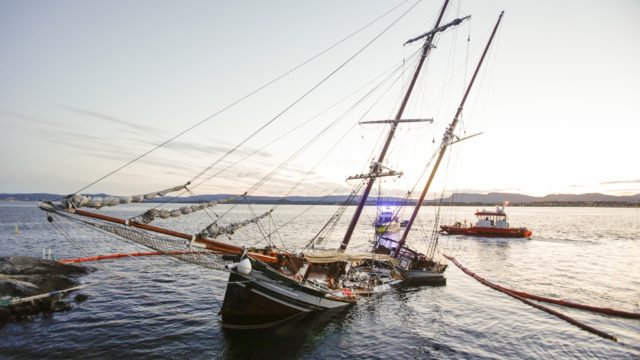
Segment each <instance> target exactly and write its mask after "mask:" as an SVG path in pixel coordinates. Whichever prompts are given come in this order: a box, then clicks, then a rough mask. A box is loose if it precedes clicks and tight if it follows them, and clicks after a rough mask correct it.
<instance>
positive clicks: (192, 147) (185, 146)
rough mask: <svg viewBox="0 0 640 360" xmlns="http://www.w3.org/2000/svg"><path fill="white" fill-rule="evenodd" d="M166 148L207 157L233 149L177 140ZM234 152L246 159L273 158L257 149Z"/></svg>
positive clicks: (226, 146)
mask: <svg viewBox="0 0 640 360" xmlns="http://www.w3.org/2000/svg"><path fill="white" fill-rule="evenodd" d="M147 144H149V145H157V144H153V143H151V142H147ZM164 147H165V148H167V149H171V150H175V151H181V152H182V151H194V152H199V153H202V154H204V155H206V156H211V155H213V154H217V153H227V152H229V151H230V150H231V149H232V146H230V145H227V144H221V143H218V144H216V145H204V144H198V143H191V142H185V141H176V140H174V141H172V142H170V143H168V144H166V145H165V146H164ZM234 152H235V153H236V154H239V155H243V156H246V157H249V156H258V157H263V158H267V157H271V156H272V155H271V154H270V153H268V152H265V151H262V150H255V149H236V150H235V151H234Z"/></svg>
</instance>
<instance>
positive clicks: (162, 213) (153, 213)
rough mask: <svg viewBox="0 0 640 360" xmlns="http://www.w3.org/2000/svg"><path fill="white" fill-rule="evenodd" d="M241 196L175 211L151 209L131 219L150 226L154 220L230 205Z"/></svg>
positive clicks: (187, 206) (183, 207)
mask: <svg viewBox="0 0 640 360" xmlns="http://www.w3.org/2000/svg"><path fill="white" fill-rule="evenodd" d="M241 196H244V195H239V196H231V197H228V198H226V199H221V200H214V201H209V202H206V203H201V204H193V205H186V206H182V207H180V208H178V209H174V210H168V209H149V210H147V211H146V212H145V213H144V214H142V215H140V216H136V217H135V218H133V219H131V221H135V222H137V223H140V224H148V223H150V222H152V221H153V220H155V219H157V218H161V219H168V218H170V217H178V216H182V215H188V214H191V213H194V212H196V211H200V210H204V209H206V208H210V207H213V206H216V205H218V204H225V203H228V202H230V201H233V200H235V199H237V198H239V197H241Z"/></svg>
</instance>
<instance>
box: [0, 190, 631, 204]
mask: <svg viewBox="0 0 640 360" xmlns="http://www.w3.org/2000/svg"><path fill="white" fill-rule="evenodd" d="M91 195H92V196H102V197H104V196H107V195H106V194H91ZM231 196H232V195H229V194H213V195H200V196H198V202H208V201H216V200H221V199H225V198H228V197H231ZM62 197H64V195H58V194H51V193H14V194H9V193H0V201H52V200H57V199H60V198H62ZM348 197H349V196H348V195H331V196H326V197H323V196H287V197H277V196H259V195H257V196H248V197H247V199H246V201H247V202H250V203H263V204H273V203H278V204H282V203H284V204H316V203H317V204H330V205H335V204H340V203H343V202H345V201H346V200H347V199H348ZM358 198H359V197H357V198H356V199H358ZM169 200H171V202H173V203H192V202H195V201H194V199H193V197H181V198H171V197H159V198H156V199H153V200H151V201H148V202H155V203H158V202H167V201H169ZM241 201H245V200H240V199H238V200H237V201H236V202H241ZM355 201H357V200H352V202H355ZM402 201H403V199H402V198H399V197H385V198H378V197H371V198H370V199H368V201H367V205H376V204H377V203H379V202H384V203H389V204H400V203H402ZM416 201H417V200H416V199H410V200H409V203H411V204H415V203H416ZM435 201H436V200H426V201H425V203H426V204H433V203H434V202H435ZM444 202H445V203H452V204H455V205H465V204H469V205H495V204H501V203H504V202H509V203H510V204H511V205H530V206H541V205H544V204H548V205H556V206H557V205H561V204H566V206H589V204H593V206H595V205H597V204H606V203H610V204H640V194H635V195H623V196H616V195H607V194H601V193H585V194H548V195H545V196H531V195H524V194H517V193H502V192H489V193H486V194H480V193H455V194H452V195H451V196H449V197H448V198H445V199H444ZM572 204H573V205H572Z"/></svg>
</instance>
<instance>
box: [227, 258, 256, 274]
mask: <svg viewBox="0 0 640 360" xmlns="http://www.w3.org/2000/svg"><path fill="white" fill-rule="evenodd" d="M224 267H225V268H226V269H227V270H234V269H235V270H236V271H237V272H239V273H240V274H242V275H249V273H250V272H251V269H252V268H251V260H249V258H244V259H243V260H242V261H240V262H238V263H234V264H230V265H225V266H224Z"/></svg>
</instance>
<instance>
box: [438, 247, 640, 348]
mask: <svg viewBox="0 0 640 360" xmlns="http://www.w3.org/2000/svg"><path fill="white" fill-rule="evenodd" d="M444 257H446V258H447V259H449V260H451V261H452V262H453V263H454V264H455V265H456V266H457V267H458V268H460V270H462V271H463V272H464V273H465V274H467V275H469V276H471V277H473V278H474V279H476V280H478V281H479V282H480V283H482V284H483V285H486V286H488V287H490V288H492V289H494V290H497V291H500V292H503V293H505V294H507V295H509V296H511V297H513V298H515V299H518V300H520V301H522V302H524V303H525V304H528V305H531V306H533V307H535V308H538V309H540V310H542V311H545V312H547V313H549V314H551V315H555V316H557V317H559V318H561V319H562V320H564V321H566V322H568V323H570V324H572V325H575V326H577V327H579V328H581V329H583V330H586V331H589V332H591V333H593V334H596V335H598V336H601V337H603V338H605V339H610V340H613V341H618V339H617V338H616V337H615V336H613V335H610V334H608V333H605V332H603V331H600V330H598V329H595V328H593V327H591V326H589V325H586V324H584V323H581V322H579V321H577V320H575V319H573V318H571V317H569V316H567V315H564V314H562V313H559V312H557V311H555V310H552V309H549V308H548V307H546V306H542V305H540V304H536V303H534V302H532V301H529V300H527V298H528V299H533V300H538V301H546V302H550V303H554V304H558V305H563V306H569V307H573V308H577V309H583V310H589V311H595V312H599V313H603V314H607V315H612V316H621V317H626V318H632V319H637V318H640V314H636V313H630V312H626V311H620V310H613V309H609V308H598V307H594V306H589V305H582V304H577V303H572V302H568V301H563V300H556V299H550V298H545V297H542V296H536V295H531V294H528V293H525V292H522V291H515V290H512V289H508V288H505V287H502V286H500V285H496V284H494V283H492V282H490V281H488V280H486V279H484V278H482V277H480V276H478V275H477V274H475V273H474V272H472V271H470V270H469V269H467V268H465V267H464V266H462V264H460V263H459V262H458V261H457V260H456V259H455V258H453V257H451V256H448V255H444ZM543 299H544V300H543Z"/></svg>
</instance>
